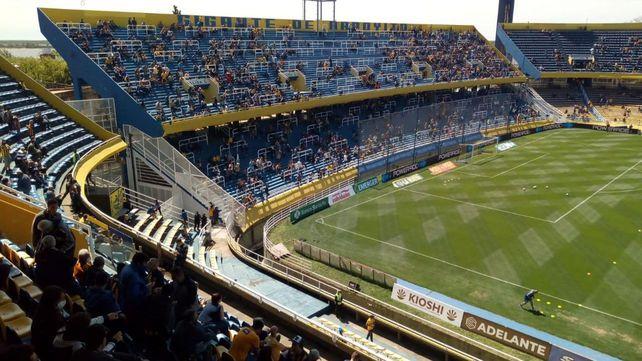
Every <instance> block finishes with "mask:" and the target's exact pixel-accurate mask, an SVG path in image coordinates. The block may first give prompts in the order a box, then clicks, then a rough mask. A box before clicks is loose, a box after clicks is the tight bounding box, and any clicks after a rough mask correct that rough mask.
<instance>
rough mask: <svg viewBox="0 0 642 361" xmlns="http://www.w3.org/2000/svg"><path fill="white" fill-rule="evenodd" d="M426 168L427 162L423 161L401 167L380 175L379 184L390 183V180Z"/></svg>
mask: <svg viewBox="0 0 642 361" xmlns="http://www.w3.org/2000/svg"><path fill="white" fill-rule="evenodd" d="M426 166H428V160H426V159H424V160H421V161H419V162H417V163H414V164H410V165H407V166H404V167H401V168H397V169H395V170H393V171H391V172H388V173H384V174H382V175H381V182H382V183H385V182H388V181H390V180H392V179H395V178H399V177H401V176H402V175H406V174H408V173H412V172H414V171H416V170H418V169H422V168H426Z"/></svg>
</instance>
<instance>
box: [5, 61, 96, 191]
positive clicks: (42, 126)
mask: <svg viewBox="0 0 642 361" xmlns="http://www.w3.org/2000/svg"><path fill="white" fill-rule="evenodd" d="M0 143H2V144H6V146H7V147H8V153H9V155H10V160H9V159H8V160H3V161H2V163H1V164H0V170H2V174H3V175H5V176H7V177H8V179H7V180H8V182H7V183H9V184H5V185H9V186H13V187H14V188H16V189H19V190H20V191H23V192H24V193H27V194H30V195H32V196H34V197H38V196H40V197H42V194H41V190H42V189H43V188H48V187H54V186H55V185H56V183H57V182H58V181H59V180H60V179H61V177H62V176H63V175H64V174H65V173H66V172H67V171H68V170H69V169H70V168H71V167H72V166H73V161H74V159H75V160H77V159H78V158H79V157H80V156H82V155H83V154H85V153H86V152H88V151H89V150H90V149H92V148H93V147H95V146H96V145H98V144H99V143H100V141H99V140H98V139H97V138H96V137H94V135H93V134H90V133H89V132H87V131H86V130H85V129H83V128H82V127H80V126H79V125H78V124H77V123H75V122H74V121H72V120H71V119H69V118H67V117H66V116H64V115H62V114H60V113H59V112H58V111H56V109H53V108H52V107H51V106H49V104H47V103H45V102H44V101H43V100H42V99H40V98H39V97H38V96H36V95H34V94H33V93H32V92H31V91H29V90H26V89H24V88H23V87H22V85H21V84H19V83H18V82H17V81H16V80H14V79H13V78H11V77H10V76H8V75H5V74H4V73H2V72H0ZM0 153H1V152H0ZM7 163H8V164H9V166H8V167H7V166H5V164H7Z"/></svg>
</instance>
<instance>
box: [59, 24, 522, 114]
mask: <svg viewBox="0 0 642 361" xmlns="http://www.w3.org/2000/svg"><path fill="white" fill-rule="evenodd" d="M57 25H58V27H59V28H60V29H61V30H63V31H64V32H65V34H67V35H68V36H69V38H71V39H72V40H73V41H74V42H75V43H76V44H77V45H78V46H79V47H80V48H81V49H82V50H83V51H85V52H86V53H87V55H88V56H89V57H90V58H91V59H92V60H93V61H94V62H95V63H96V64H98V65H99V66H100V67H101V68H102V69H104V70H105V71H106V72H107V73H108V74H109V75H110V76H111V77H112V79H113V80H114V81H115V82H117V83H118V84H119V85H120V86H121V87H122V89H124V90H125V91H127V92H128V93H129V94H131V95H132V96H133V97H134V98H135V99H136V100H137V101H138V102H139V103H140V104H141V105H143V106H144V107H145V108H146V109H147V111H148V112H149V113H150V114H152V115H153V116H154V117H155V119H157V120H159V121H165V120H170V119H176V118H186V117H191V116H195V115H203V114H215V113H220V112H228V111H232V110H237V109H247V108H251V107H260V106H269V105H274V104H278V103H282V102H286V101H292V100H299V99H302V98H304V97H305V98H309V97H323V96H330V95H342V94H348V93H353V92H361V91H367V90H372V89H385V88H394V87H403V86H415V85H421V84H432V83H444V82H450V81H459V80H473V79H494V78H509V77H515V76H518V75H519V73H518V72H516V71H515V70H513V69H512V68H511V66H510V65H509V64H508V63H506V62H505V61H504V60H503V59H502V58H500V56H498V55H497V53H496V52H495V50H494V49H493V48H492V47H491V46H489V45H488V44H487V43H486V41H485V40H484V39H483V38H482V37H481V36H480V35H479V34H478V33H476V32H474V31H453V30H439V29H433V30H430V31H428V30H419V29H415V30H407V31H385V32H375V31H362V30H358V29H356V28H351V29H348V30H347V31H331V32H323V33H316V32H311V31H301V30H293V29H291V28H276V29H264V28H256V27H246V28H225V27H210V26H204V24H203V23H201V22H197V23H195V24H188V25H184V24H177V23H172V24H162V23H161V24H146V23H144V22H140V23H138V22H137V21H136V20H135V18H133V19H132V18H130V19H129V20H128V25H127V26H118V25H116V24H115V23H114V22H113V21H110V20H109V19H104V20H102V21H100V22H98V23H97V24H88V23H67V22H59V23H57Z"/></svg>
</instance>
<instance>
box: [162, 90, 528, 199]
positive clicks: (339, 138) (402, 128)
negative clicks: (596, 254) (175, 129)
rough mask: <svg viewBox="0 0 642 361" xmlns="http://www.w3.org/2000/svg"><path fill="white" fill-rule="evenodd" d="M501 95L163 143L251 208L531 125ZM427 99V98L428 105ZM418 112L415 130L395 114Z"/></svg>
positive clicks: (308, 116)
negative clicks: (449, 144) (464, 140)
mask: <svg viewBox="0 0 642 361" xmlns="http://www.w3.org/2000/svg"><path fill="white" fill-rule="evenodd" d="M501 91H502V90H501V89H499V88H494V89H490V90H480V91H479V92H463V91H462V92H457V93H449V92H441V93H437V94H434V93H433V94H431V95H428V94H420V95H419V96H417V95H412V96H398V97H395V98H385V99H376V100H369V101H364V102H359V103H350V104H346V105H336V106H333V107H327V108H318V109H314V110H310V111H308V112H305V113H304V112H298V113H295V114H283V115H279V116H277V117H276V118H270V119H258V120H250V121H247V122H242V123H233V124H228V125H226V126H223V127H218V128H212V129H211V130H210V136H209V137H208V135H207V134H204V133H202V132H201V133H192V132H190V133H182V134H180V135H174V136H170V137H169V138H168V141H170V142H171V143H172V144H173V145H174V146H175V147H176V148H177V149H178V150H179V151H181V152H183V153H184V154H185V155H186V156H187V157H188V158H189V159H190V160H191V161H192V162H193V163H194V164H195V165H197V166H198V167H200V168H201V170H202V171H203V173H205V174H207V175H209V176H210V177H211V178H212V179H214V181H216V182H217V183H218V184H220V185H221V186H222V187H224V188H225V189H226V191H228V192H229V193H230V194H231V195H232V196H234V197H235V198H237V199H238V200H239V201H242V202H243V203H244V204H245V205H246V206H252V205H253V204H254V203H255V202H257V201H258V200H263V199H266V197H270V196H273V195H276V194H279V193H282V192H284V191H286V190H288V189H291V188H293V187H296V186H297V185H301V184H303V183H306V182H309V181H311V180H313V179H317V178H320V177H324V176H326V175H328V174H332V173H335V172H337V171H339V170H341V169H344V168H345V167H348V166H353V165H356V164H357V163H360V162H361V163H363V162H364V161H368V160H371V159H374V158H378V157H383V156H385V155H386V154H389V153H390V154H392V153H398V152H400V151H403V150H407V149H410V148H412V146H413V145H423V144H428V143H432V142H436V141H438V140H442V141H445V140H452V141H458V140H460V138H461V132H462V129H463V130H464V132H465V134H466V135H471V136H473V135H475V134H479V131H480V129H484V128H493V127H497V126H501V125H505V124H506V123H507V122H510V123H514V122H516V121H517V119H518V118H519V120H520V121H530V120H535V119H538V115H537V114H535V113H534V112H533V110H532V109H531V108H530V106H528V104H527V103H526V102H525V101H524V100H523V99H521V98H520V97H519V96H517V95H516V94H514V93H511V92H508V93H500V92H501ZM430 97H434V98H433V100H431V101H428V100H427V99H429V98H430ZM431 104H432V105H434V106H432V107H431V106H430V105H431ZM436 105H439V106H436ZM419 107H423V108H421V109H420V111H419V113H420V124H419V125H416V124H415V123H416V122H415V119H416V113H407V114H403V113H401V112H404V111H410V112H412V111H414V110H415V109H417V108H419ZM386 116H392V118H390V117H386ZM381 117H384V118H381ZM384 129H385V130H387V132H386V134H385V135H384V134H382V132H383V130H384ZM415 131H417V143H415V139H414V134H415ZM208 138H209V141H208Z"/></svg>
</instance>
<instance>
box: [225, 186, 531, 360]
mask: <svg viewBox="0 0 642 361" xmlns="http://www.w3.org/2000/svg"><path fill="white" fill-rule="evenodd" d="M354 180H355V178H353V179H351V180H348V181H345V182H342V183H339V184H338V185H336V186H333V187H330V188H329V189H326V190H324V191H322V192H320V193H318V194H315V195H313V196H311V197H308V198H306V199H303V200H300V201H298V202H296V203H293V204H292V205H290V206H288V207H286V208H284V209H282V210H281V211H279V212H277V213H276V214H274V215H272V216H271V217H270V218H269V219H268V220H266V222H265V225H264V226H263V240H264V245H265V247H266V249H269V248H271V247H273V246H274V243H273V242H272V241H271V240H270V238H269V233H270V231H271V230H272V229H273V228H274V227H275V226H276V225H277V224H279V223H280V222H281V221H283V220H284V219H286V218H287V217H288V216H289V214H290V212H291V211H293V210H294V209H296V208H299V207H301V206H302V205H305V204H309V203H312V202H315V201H317V200H319V199H322V198H324V197H327V196H328V195H329V194H330V193H332V192H334V191H336V190H337V189H340V188H342V187H344V186H345V185H347V184H354ZM238 246H239V247H240V248H241V249H242V250H245V251H244V252H246V253H249V254H250V255H252V256H253V257H258V258H259V259H263V260H264V261H263V262H261V263H260V266H261V267H265V268H269V269H270V270H271V271H273V272H277V273H279V274H282V275H284V276H285V277H286V278H288V279H291V280H295V281H297V282H302V283H304V284H306V285H308V286H310V287H312V288H314V289H315V290H316V291H317V292H320V293H322V294H326V295H328V296H330V297H332V296H333V295H331V294H329V293H328V292H327V291H325V290H324V289H323V288H322V287H321V285H325V286H327V287H328V288H330V289H336V290H343V289H345V286H343V285H341V284H339V283H338V282H336V281H334V280H331V279H329V278H326V277H325V276H322V275H320V274H318V273H314V272H312V271H311V270H307V271H308V272H310V273H314V277H315V281H316V284H315V283H311V280H312V279H311V277H304V274H303V272H301V271H298V270H296V269H293V268H291V267H288V266H287V265H284V264H281V263H280V264H279V267H278V268H275V267H272V266H270V265H269V264H268V263H270V262H275V261H272V260H268V259H266V258H265V257H264V256H261V255H258V254H256V253H255V252H252V251H250V250H248V249H245V248H244V247H242V246H240V245H238ZM283 269H284V270H285V272H284V271H282V270H283ZM293 274H298V275H301V277H300V278H299V277H296V278H295V277H293ZM350 292H353V293H355V294H358V295H359V296H360V297H362V298H364V299H366V300H368V302H369V303H372V304H376V305H378V306H379V307H382V308H384V309H388V310H391V311H393V312H395V313H399V314H402V315H404V316H405V317H408V318H410V319H413V320H415V321H418V322H420V323H428V324H429V326H431V327H433V328H435V329H438V330H439V331H441V332H444V333H446V334H449V335H452V336H455V337H457V338H465V339H466V342H469V343H471V344H475V345H477V346H479V347H480V348H483V349H486V350H489V351H490V352H492V353H498V354H501V355H502V356H503V357H506V358H507V359H511V360H519V358H517V357H514V356H512V355H510V354H507V353H506V352H504V351H501V350H498V349H496V348H494V347H492V346H489V345H487V344H485V343H483V342H480V341H477V340H475V339H472V338H470V337H468V336H466V335H463V334H461V333H457V332H455V331H453V330H451V329H449V328H446V327H444V326H442V325H440V324H438V323H435V322H433V321H430V320H428V319H425V318H421V317H419V316H417V315H415V314H412V313H410V312H408V311H406V310H403V309H400V308H398V307H396V306H394V305H391V304H389V303H386V302H382V301H380V300H379V299H376V298H374V297H372V296H370V295H368V294H365V293H363V292H360V291H357V290H353V289H351V290H350ZM353 306H354V307H357V308H359V309H362V310H364V311H365V312H368V313H372V311H371V310H366V309H364V308H362V307H360V306H359V305H357V304H353ZM377 318H379V319H385V320H386V321H387V322H389V323H390V324H392V325H394V326H395V327H398V328H399V329H404V330H406V331H408V332H411V333H418V332H417V331H416V330H413V329H410V328H408V327H407V326H405V325H403V324H400V323H398V322H396V321H394V320H391V319H388V318H386V317H385V316H383V315H377ZM421 336H422V337H424V338H426V339H428V340H430V341H431V343H433V342H434V343H433V345H435V346H437V347H440V348H441V349H442V350H444V351H449V350H454V351H456V353H460V352H462V351H459V350H457V349H455V348H453V347H452V346H450V345H447V344H444V343H443V342H441V341H439V340H436V339H434V338H432V337H429V336H427V335H423V334H421ZM469 356H470V355H469ZM471 357H472V356H471Z"/></svg>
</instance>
